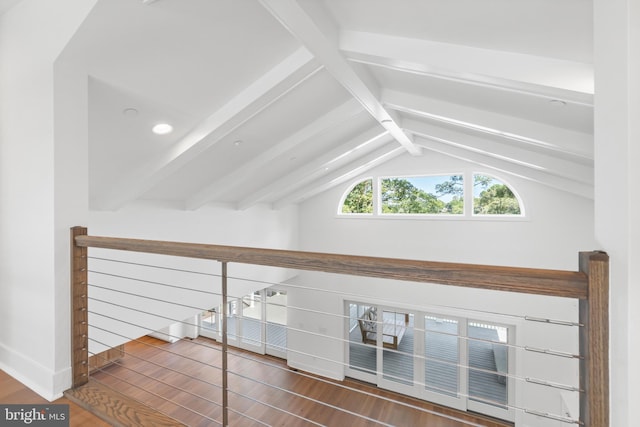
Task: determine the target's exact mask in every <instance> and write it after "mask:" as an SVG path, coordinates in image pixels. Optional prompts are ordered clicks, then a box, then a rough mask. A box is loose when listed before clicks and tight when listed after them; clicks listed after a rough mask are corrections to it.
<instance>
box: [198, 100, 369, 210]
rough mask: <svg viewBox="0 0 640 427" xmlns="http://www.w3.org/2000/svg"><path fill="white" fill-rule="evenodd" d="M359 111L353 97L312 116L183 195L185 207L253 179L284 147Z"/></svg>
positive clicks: (199, 203)
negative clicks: (289, 132)
mask: <svg viewBox="0 0 640 427" xmlns="http://www.w3.org/2000/svg"><path fill="white" fill-rule="evenodd" d="M360 112H362V106H361V105H360V104H359V103H358V102H356V101H355V100H353V99H351V100H349V101H347V102H345V103H344V104H342V105H340V106H339V107H337V108H335V109H333V110H331V111H329V112H328V113H327V114H325V115H323V116H321V117H319V118H318V119H316V120H314V121H313V123H311V124H309V125H307V126H305V127H304V128H302V129H300V130H299V131H298V132H296V133H294V134H292V135H290V136H289V137H287V138H285V139H284V140H283V141H281V142H279V143H278V144H276V145H275V146H273V147H271V148H270V149H268V150H266V151H265V152H263V153H261V154H259V155H258V156H256V157H254V158H253V159H251V160H249V161H248V162H245V163H244V164H243V165H242V166H241V167H240V168H238V169H236V170H234V171H233V172H231V173H229V174H226V175H225V176H223V177H222V178H220V179H218V180H216V181H214V182H211V183H209V184H208V185H207V186H206V187H205V188H204V189H202V190H200V191H199V192H198V193H196V194H194V195H193V196H191V197H190V198H189V199H187V202H186V208H187V209H198V208H200V207H201V206H203V205H204V204H206V203H208V202H210V201H212V200H215V199H216V198H217V197H218V196H219V195H221V194H223V193H224V192H226V191H227V190H228V189H229V187H232V186H233V185H235V184H238V183H241V182H243V181H244V180H246V179H253V178H251V177H253V176H254V172H255V171H257V170H260V169H261V168H263V167H264V166H266V165H268V164H269V162H271V161H272V160H274V159H276V158H277V157H279V156H281V155H283V154H284V153H286V152H287V151H288V150H291V149H293V148H295V147H296V146H298V145H300V144H302V143H304V142H305V141H307V140H308V139H309V138H311V137H313V136H315V135H317V134H319V133H321V132H323V131H325V130H326V129H330V128H333V127H335V126H337V125H338V124H340V123H343V122H345V121H347V120H349V119H350V118H352V117H353V116H355V115H356V114H358V113H360Z"/></svg>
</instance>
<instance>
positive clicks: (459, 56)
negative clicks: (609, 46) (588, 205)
mask: <svg viewBox="0 0 640 427" xmlns="http://www.w3.org/2000/svg"><path fill="white" fill-rule="evenodd" d="M339 40H340V42H339V44H340V49H341V50H342V51H343V52H344V53H345V54H346V55H347V57H348V58H349V59H350V60H352V61H356V62H361V63H365V64H369V65H377V66H382V67H386V68H392V69H395V70H400V71H405V72H411V73H417V74H423V75H428V76H431V77H436V78H442V79H447V80H454V81H459V82H463V83H467V84H473V85H479V86H489V87H492V88H495V89H500V90H508V91H515V92H522V93H526V94H529V95H533V96H542V97H545V98H553V99H560V100H563V101H565V102H573V103H576V104H581V105H589V106H592V105H593V89H594V87H593V78H594V75H593V65H592V64H586V63H580V62H574V61H566V60H559V59H555V58H546V57H541V56H533V55H526V54H522V53H515V52H505V51H496V50H489V49H481V48H477V47H471V46H462V45H455V44H450V43H441V42H436V41H431V40H420V39H411V38H406V37H396V36H390V35H384V34H374V33H366V32H358V31H342V32H341V33H340V38H339Z"/></svg>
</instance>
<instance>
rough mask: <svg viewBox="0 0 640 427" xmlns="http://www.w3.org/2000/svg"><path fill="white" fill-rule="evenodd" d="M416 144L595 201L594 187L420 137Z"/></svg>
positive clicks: (417, 137) (417, 138)
mask: <svg viewBox="0 0 640 427" xmlns="http://www.w3.org/2000/svg"><path fill="white" fill-rule="evenodd" d="M416 143H418V144H420V145H421V146H422V147H423V148H425V149H427V150H431V151H435V152H437V153H441V154H444V155H447V156H450V157H453V158H456V159H460V160H464V161H467V162H471V163H476V164H478V165H481V166H484V167H486V168H490V169H494V170H497V171H500V172H503V173H506V174H509V175H513V176H517V177H518V178H522V179H526V180H528V181H533V182H537V183H539V184H542V185H546V186H548V187H551V188H554V189H556V190H560V191H566V192H568V193H572V194H575V195H578V196H581V197H584V198H587V199H593V185H589V184H585V183H582V182H578V181H574V180H571V179H568V178H562V177H558V176H554V175H550V174H548V173H546V172H542V171H537V170H534V169H531V168H528V167H526V166H521V165H516V164H513V163H511V162H508V161H506V160H501V159H497V158H495V157H491V156H489V155H486V154H482V153H478V152H473V151H469V150H467V149H464V148H460V147H455V146H452V145H449V144H445V143H443V142H440V141H434V140H431V139H427V138H422V137H419V136H416Z"/></svg>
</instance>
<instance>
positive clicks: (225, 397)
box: [220, 262, 229, 427]
mask: <svg viewBox="0 0 640 427" xmlns="http://www.w3.org/2000/svg"><path fill="white" fill-rule="evenodd" d="M221 293H222V319H220V322H221V325H222V426H223V427H227V426H228V425H229V393H228V387H229V383H228V381H229V379H228V372H227V371H228V362H227V352H228V350H229V342H228V340H227V316H228V311H229V307H228V306H227V263H226V262H223V263H222V292H221Z"/></svg>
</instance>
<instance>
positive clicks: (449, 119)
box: [382, 90, 593, 165]
mask: <svg viewBox="0 0 640 427" xmlns="http://www.w3.org/2000/svg"><path fill="white" fill-rule="evenodd" d="M382 101H383V102H384V104H385V106H386V107H387V108H389V109H393V110H396V111H399V112H401V113H404V114H405V115H412V116H415V117H422V118H426V119H429V120H432V121H435V122H441V123H445V124H448V125H452V126H456V127H459V128H461V129H463V128H464V129H469V130H472V131H476V132H482V133H487V134H490V135H493V136H498V137H501V138H505V139H507V140H514V141H519V142H521V143H525V144H528V145H531V146H532V147H538V148H539V149H544V150H550V151H553V152H554V154H555V155H560V156H565V157H567V158H569V159H571V160H574V161H576V162H581V163H583V164H585V165H592V164H593V136H592V135H588V134H584V133H581V132H576V131H572V130H568V129H563V128H558V127H554V126H549V125H545V124H542V123H538V122H532V121H529V120H524V119H520V118H517V117H513V116H505V115H502V114H498V113H494V112H491V111H487V110H479V109H476V108H471V107H467V106H464V105H460V104H454V103H450V102H446V101H442V100H439V99H434V98H425V97H421V96H417V95H413V94H408V93H404V92H398V91H392V90H384V91H383V92H382Z"/></svg>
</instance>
